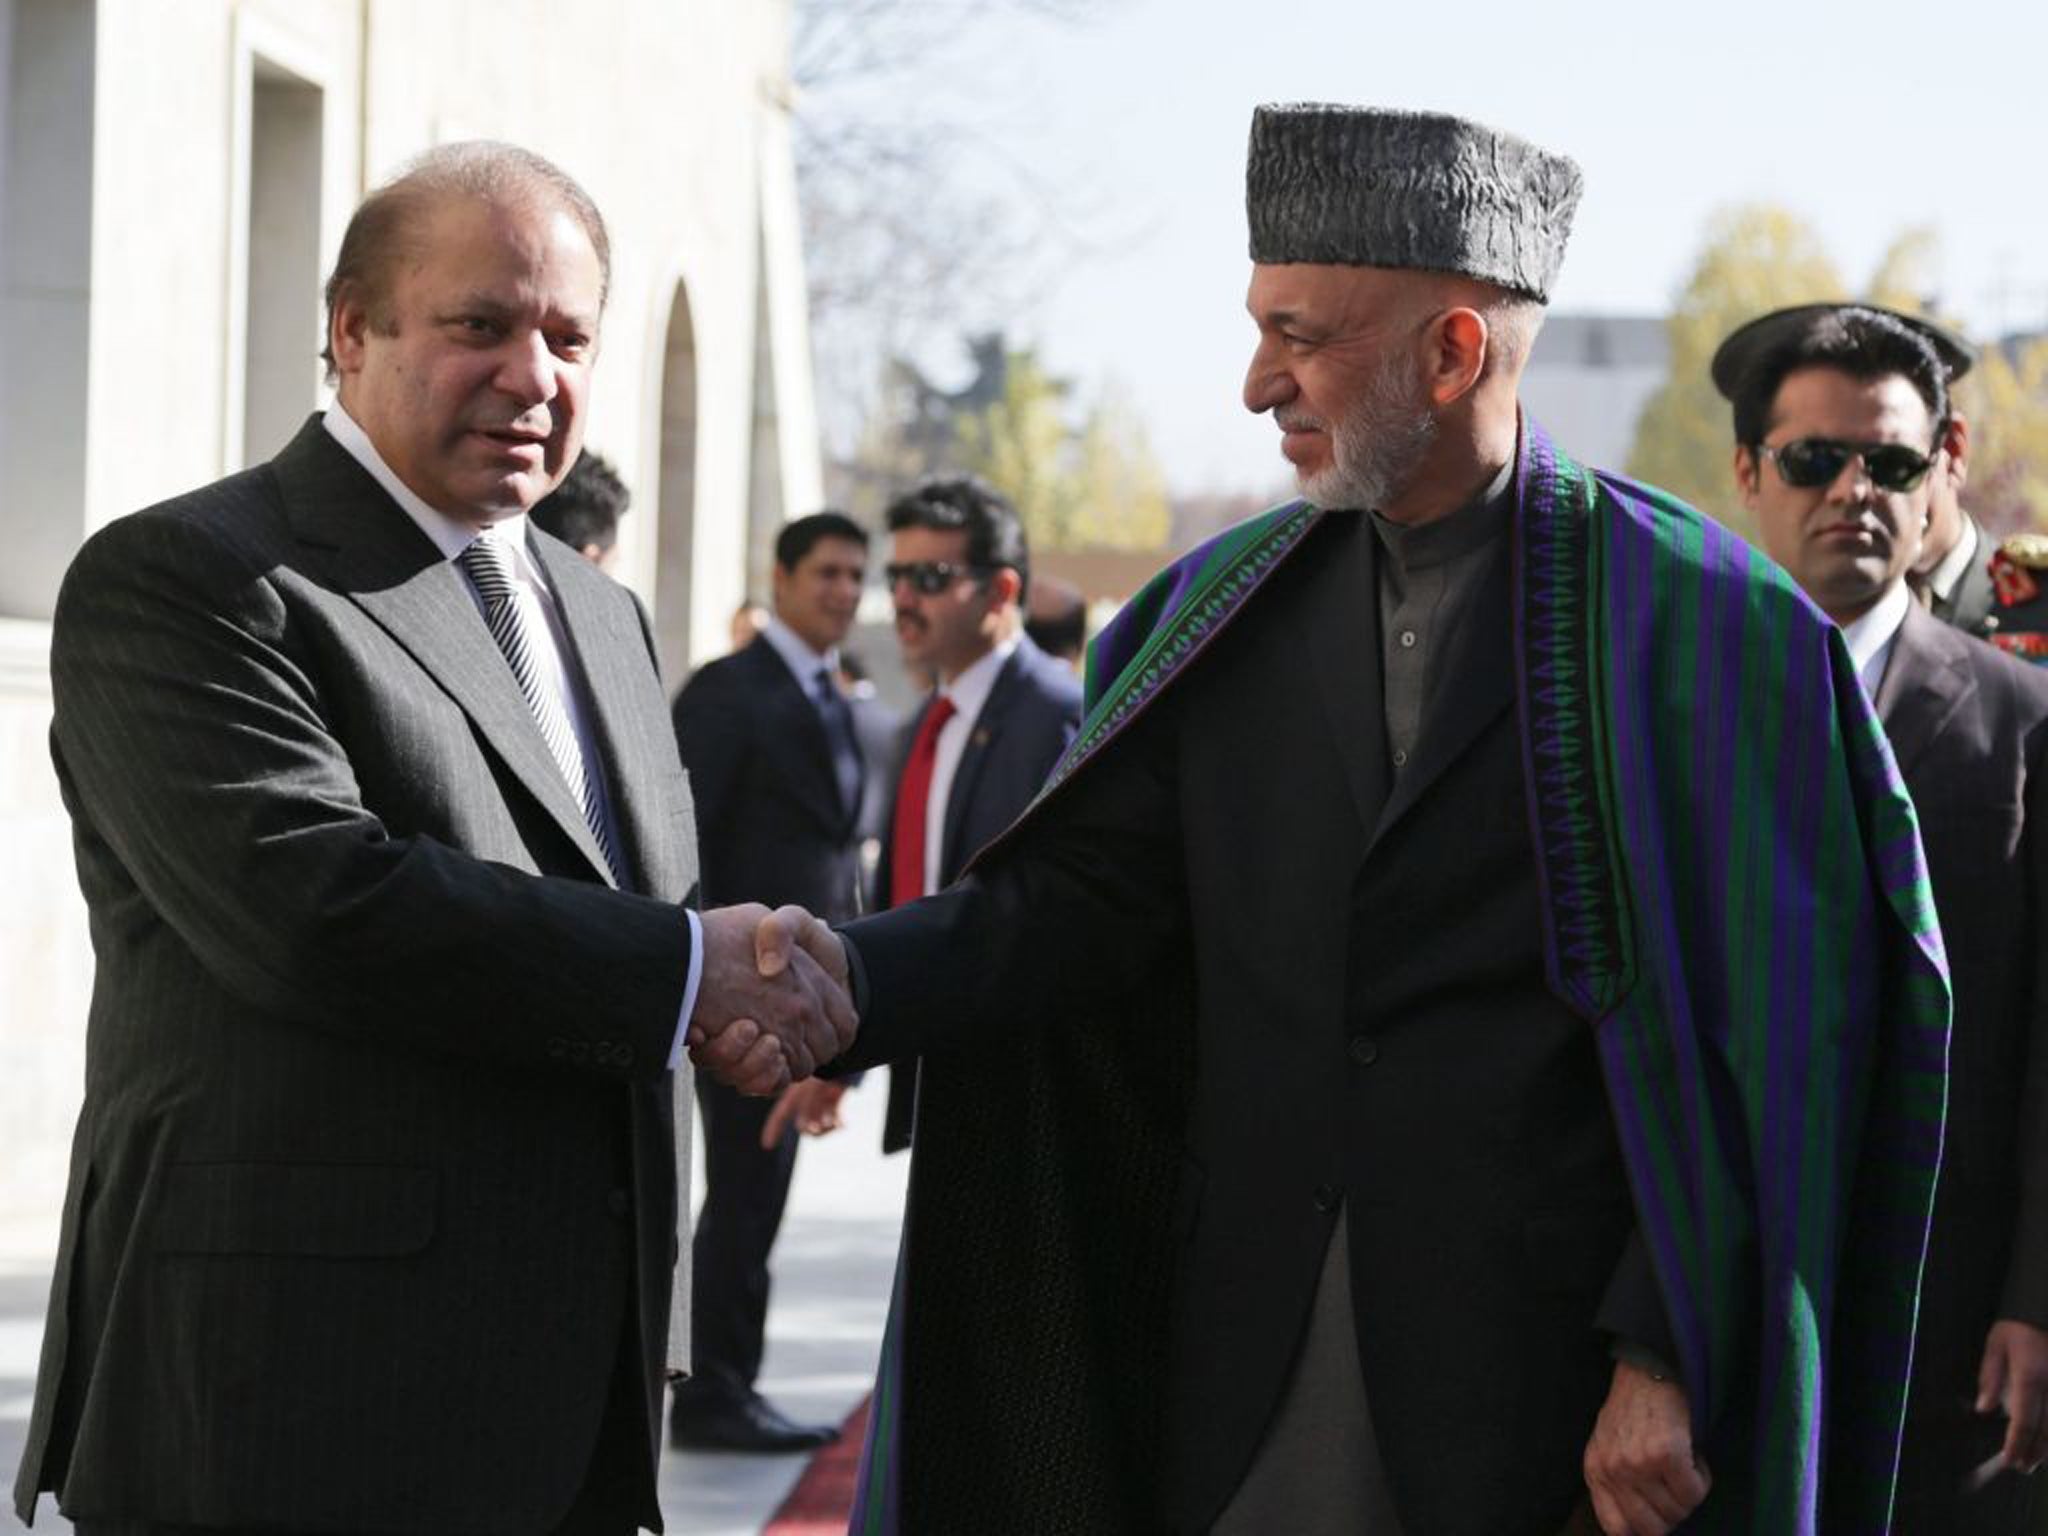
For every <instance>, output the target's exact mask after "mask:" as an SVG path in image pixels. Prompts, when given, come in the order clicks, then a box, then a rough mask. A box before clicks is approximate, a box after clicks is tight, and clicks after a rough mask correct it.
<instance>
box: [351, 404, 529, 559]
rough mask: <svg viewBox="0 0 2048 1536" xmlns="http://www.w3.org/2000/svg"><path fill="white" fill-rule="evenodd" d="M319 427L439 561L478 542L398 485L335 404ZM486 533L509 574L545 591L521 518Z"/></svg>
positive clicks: (472, 532)
mask: <svg viewBox="0 0 2048 1536" xmlns="http://www.w3.org/2000/svg"><path fill="white" fill-rule="evenodd" d="M320 424H321V425H322V426H324V427H325V428H327V435H328V436H329V437H331V438H333V439H334V440H335V441H336V442H337V443H339V444H341V446H342V448H343V449H344V450H346V451H347V453H348V455H349V457H350V458H352V459H354V460H355V461H356V462H357V463H358V464H360V465H362V466H363V468H364V469H366V470H368V471H369V472H370V477H371V478H372V479H373V480H375V481H376V482H377V483H378V484H379V485H380V486H382V487H383V488H384V492H385V494H386V495H388V496H389V497H390V498H391V499H392V500H393V501H395V502H397V503H398V509H399V510H400V511H401V512H403V513H404V514H405V515H406V516H407V517H409V518H411V519H412V520H413V522H414V523H415V524H416V525H418V527H419V530H420V532H421V533H424V534H425V535H426V536H427V537H428V538H429V539H431V540H432V541H433V545H434V548H436V549H438V550H440V551H441V555H442V558H444V559H447V560H454V559H456V558H458V557H459V556H460V555H461V554H462V552H463V551H464V550H465V549H467V548H469V546H470V544H471V543H472V542H473V541H474V540H475V539H476V537H477V530H476V529H475V528H474V527H472V526H471V525H470V524H468V523H459V522H457V521H456V520H455V519H454V518H452V517H450V516H449V515H448V514H447V513H446V512H442V511H440V510H438V509H437V508H434V507H431V506H429V505H427V503H426V501H425V500H424V499H423V498H422V497H421V496H420V495H419V494H418V493H417V492H416V491H414V490H413V488H412V487H411V486H409V485H407V484H406V483H405V482H404V481H403V480H401V479H399V478H398V474H397V472H396V471H395V470H393V469H392V467H391V466H390V465H389V464H386V463H385V462H384V455H382V454H381V453H379V452H378V451H377V445H376V444H375V443H373V442H371V441H370V434H369V433H367V432H365V431H364V430H363V429H362V427H361V426H360V425H359V424H358V423H357V421H356V419H355V418H354V417H353V416H351V415H349V413H348V412H347V411H345V410H343V409H342V408H341V402H340V401H338V400H337V401H336V402H335V403H334V404H332V405H330V406H329V407H328V408H327V411H326V413H325V414H324V415H323V416H322V417H321V418H320ZM491 530H492V532H493V533H494V534H495V535H496V536H497V537H498V538H500V539H502V540H503V541H504V544H505V547H506V549H508V550H510V551H511V554H512V566H513V574H514V575H515V576H517V577H518V578H520V579H521V580H524V581H528V582H531V583H532V584H533V585H535V586H537V587H540V588H542V589H543V590H545V589H546V587H547V585H548V581H547V576H546V574H545V573H544V572H543V571H542V570H541V568H540V562H539V561H537V560H535V559H534V558H533V555H532V552H531V551H529V550H528V549H527V547H526V514H525V513H524V512H520V513H516V514H514V515H513V516H511V517H501V518H499V519H498V520H497V521H496V522H494V523H492V524H491Z"/></svg>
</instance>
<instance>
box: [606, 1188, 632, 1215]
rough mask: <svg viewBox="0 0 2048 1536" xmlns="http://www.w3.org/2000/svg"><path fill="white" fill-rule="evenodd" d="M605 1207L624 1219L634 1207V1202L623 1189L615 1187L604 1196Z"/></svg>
mask: <svg viewBox="0 0 2048 1536" xmlns="http://www.w3.org/2000/svg"><path fill="white" fill-rule="evenodd" d="M604 1208H605V1209H606V1210H608V1211H610V1212H611V1213H612V1214H613V1215H614V1216H616V1217H618V1218H619V1219H620V1220H621V1221H623V1220H624V1219H625V1217H626V1214H627V1212H629V1211H631V1210H632V1209H633V1202H632V1200H631V1199H630V1198H629V1197H628V1196H627V1194H626V1192H625V1191H624V1190H623V1189H615V1190H613V1191H612V1192H611V1193H610V1194H608V1195H606V1196H605V1197H604Z"/></svg>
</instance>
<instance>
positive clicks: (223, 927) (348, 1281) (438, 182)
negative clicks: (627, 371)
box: [15, 145, 850, 1536]
mask: <svg viewBox="0 0 2048 1536" xmlns="http://www.w3.org/2000/svg"><path fill="white" fill-rule="evenodd" d="M607 275H608V247H607V242H606V238H605V231H604V225H603V221H602V220H601V218H600V217H599V215H598V212H597V210H596V208H595V207H594V206H593V205H592V204H591V202H590V199H589V198H588V196H587V195H586V194H585V193H584V192H583V191H582V189H581V188H580V187H578V186H577V185H576V184H575V182H573V181H572V180H570V178H569V177H567V176H566V175H564V174H563V173H562V172H561V171H560V170H558V169H557V168H555V167H554V166H552V165H550V164H549V163H548V162H546V161H544V160H541V159H540V158H539V157H537V156H533V155H530V154H527V153H526V152H524V151H520V150H515V149H512V148H510V147H508V146H503V145H455V146H449V147H446V148H444V149H441V150H437V151H434V152H433V153H431V154H430V155H429V156H427V157H426V158H425V159H423V160H422V161H420V162H418V163H417V164H416V165H415V166H414V167H413V168H412V169H411V170H410V171H408V172H407V173H406V174H405V175H403V176H401V177H400V178H399V179H398V180H397V181H396V182H394V183H392V184H391V185H389V186H387V187H385V188H383V189H381V190H379V191H378V192H376V193H373V194H372V195H371V197H370V198H369V199H368V200H367V201H366V202H365V203H364V205H363V206H362V207H361V208H360V209H359V210H358V211H357V213H356V215H355V217H354V219H353V220H352V221H351V224H350V226H349V229H348V232H347V234H346V236H345V237H344V240H343V244H342V249H341V253H340V257H339V260H338V262H337V266H336V270H335V273H334V276H333V278H332V280H331V281H330V283H329V287H328V311H329V314H328V343H329V362H330V366H331V368H332V370H333V372H334V374H335V376H336V377H337V379H338V384H339V393H338V400H337V404H336V406H335V407H334V408H333V409H332V410H330V411H329V412H327V414H326V415H325V417H324V418H322V417H316V418H314V419H313V420H311V421H309V422H308V423H307V425H306V426H305V428H304V429H303V430H302V431H301V432H300V433H299V435H298V436H297V437H296V438H295V439H294V440H293V441H292V443H291V444H290V445H289V446H288V447H287V448H285V450H284V451H283V452H282V453H281V454H279V455H278V457H277V458H276V459H274V460H273V461H271V462H270V463H268V464H265V465H262V466H260V467H258V468H256V469H253V470H250V471H248V472H246V473H243V474H239V475H235V476H231V477H230V478H228V479H226V480H223V481H220V482H218V483H216V484H214V485H211V486H208V487H205V488H204V489H201V490H198V491H194V492H192V493H190V494H188V495H185V496H182V497H179V498H177V499H176V500H173V501H170V502H167V503H164V504H163V505H161V506H157V507H153V508H150V509H149V510H147V511H144V512H140V513H137V514H136V515H134V516H132V517H128V518H123V519H121V520H119V521H118V522H116V523H115V524H113V525H112V526H110V527H109V528H107V529H106V530H104V531H103V532H102V533H100V534H99V535H98V536H97V537H95V538H94V539H92V540H91V541H90V542H89V543H88V544H87V545H86V547H85V548H84V549H83V550H82V551H81V552H80V554H79V556H78V558H77V561H76V562H75V564H74V565H73V567H72V569H71V572H70V574H69V576H68V577H67V578H66V581H65V584H64V588H63V591H62V593H61V595H60V597H59V601H58V608H57V615H56V621H55V631H54V636H53V640H52V654H51V672H52V681H53V687H54V691H55V703H56V712H55V723H54V726H53V728H52V733H51V735H52V749H53V752H54V755H55V758H56V764H57V771H58V775H59V778H60V780H61V782H62V787H63V792H64V798H65V803H66V805H67V807H68V808H69V811H70V813H71V817H72V822H73V827H74V833H75V843H76V851H77V858H78V867H79V878H80V883H81V885H82V886H83V888H84V892H85V897H86V901H87V904H88V906H89V908H90V912H91V919H92V937H93V944H94V950H95V955H96V962H97V971H96V975H95V980H94V988H93V999H92V1009H91V1019H90V1026H89V1034H88V1037H87V1047H86V1093H85V1102H84V1108H83V1110H82V1111H81V1114H80V1118H79V1124H78V1130H77V1135H76V1141H75V1146H74V1151H73V1156H72V1166H71V1183H70V1189H69V1193H68V1195H67V1197H66V1201H65V1209H64V1221H63V1229H62V1238H61V1248H60V1253H59V1258H58V1265H57V1271H56V1277H55V1282H54V1285H53V1287H52V1293H51V1303H50V1314H49V1325H48V1329H47V1332H46V1338H45V1344H44V1353H43V1362H42V1369H41V1373H40V1378H39V1380H38V1383H37V1392H36V1401H35V1408H34V1415H33V1419H32V1422H31V1425H30V1430H29V1438H28V1445H27V1451H26V1454H25V1457H24V1459H23V1462H22V1466H21V1470H20V1473H19V1478H18V1481H17V1483H16V1488H15V1498H16V1508H17V1510H18V1511H19V1513H20V1514H21V1515H22V1516H23V1518H24V1519H26V1518H29V1517H30V1516H31V1515H32V1514H33V1512H34V1508H35V1504H36V1501H37V1497H38V1494H39V1492H40V1491H41V1490H44V1489H54V1490H56V1492H57V1496H58V1501H59V1503H60V1504H61V1506H62V1507H63V1509H64V1510H65V1512H66V1513H67V1514H69V1515H70V1516H71V1517H72V1518H73V1519H74V1520H76V1521H77V1522H78V1524H79V1527H80V1529H81V1531H83V1532H85V1533H88V1536H91V1533H94V1532H120V1533H124V1536H126V1533H134V1532H162V1531H171V1530H175V1531H178V1532H187V1531H192V1530H200V1531H212V1530H218V1529H227V1528H233V1529H237V1530H248V1529H254V1530H260V1531H264V1532H272V1533H277V1532H301V1531H308V1532H310V1531H349V1532H421V1533H427V1532H434V1533H442V1532H450V1531H464V1532H506V1533H514V1532H519V1533H524V1532H533V1533H540V1532H549V1531H559V1532H579V1533H580V1532H592V1533H625V1532H631V1531H633V1530H635V1529H637V1528H639V1527H641V1526H648V1527H652V1528H654V1529H656V1530H658V1529H660V1524H661V1517H660V1511H659V1508H658V1506H657V1504H656V1501H655V1491H654V1467H655V1455H656V1447H657V1444H658V1441H657V1434H658V1429H659V1409H660V1401H661V1390H662V1378H663V1369H662V1367H663V1342H664V1338H665V1337H666V1335H667V1332H668V1326H669V1315H670V1276H671V1272H672V1269H673V1267H674V1265H675V1263H676V1260H677V1257H678V1250H679V1246H680V1245H679V1243H678V1240H677V1213H676V1203H677V1202H676V1186H677V1152H678V1147H677V1144H676V1132H675V1130H674V1128H673V1127H674V1121H673V1120H672V1104H673V1101H674V1098H675V1097H676V1094H675V1082H674V1078H675V1074H677V1073H679V1072H686V1071H687V1067H686V1065H685V1064H683V1063H682V1061H681V1060H680V1057H681V1052H682V1048H683V1046H684V1044H685V1040H686V1039H687V1040H688V1041H689V1042H690V1043H691V1044H692V1045H694V1046H695V1048H696V1051H697V1059H698V1063H699V1065H700V1066H705V1067H708V1068H711V1069H713V1070H715V1071H718V1072H720V1073H721V1075H726V1076H729V1077H731V1078H733V1079H734V1080H736V1081H738V1082H739V1083H741V1084H743V1085H745V1086H748V1087H751V1088H753V1089H755V1090H757V1091H766V1090H769V1089H773V1088H775V1087H778V1086H780V1085H781V1084H782V1083H783V1082H785V1081H786V1080H787V1078H788V1075H789V1073H790V1072H791V1071H792V1070H795V1071H807V1070H808V1069H809V1065H810V1061H811V1059H812V1057H813V1056H824V1055H829V1054H831V1053H832V1052H834V1051H835V1050H836V1049H838V1047H839V1043H840V1037H841V1033H842V1031H843V1030H844V1029H845V1028H846V1027H847V1026H849V1025H850V1019H848V1018H847V1017H846V1016H845V1014H844V1010H843V1007H841V1006H840V1005H839V1004H837V1003H836V1002H834V1001H833V1000H831V999H829V998H828V997H827V996H826V989H825V988H824V986H823V985H822V983H821V981H820V978H819V977H818V976H817V974H816V973H815V971H814V970H813V969H809V968H806V967H805V966H799V967H797V968H796V969H794V970H789V971H785V972H783V973H782V974H781V975H779V976H778V977H777V978H775V979H774V980H773V981H772V982H764V981H757V980H756V978H755V975H754V970H755V966H754V958H753V948H752V938H751V934H752V929H753V925H754V923H755V921H756V920H757V919H758V917H759V916H760V915H761V914H760V912H759V911H758V910H757V911H755V912H751V913H750V912H748V911H745V910H743V909H742V910H735V911H730V912H725V913H706V914H702V915H701V916H700V915H699V914H696V913H694V912H686V911H685V910H684V908H683V906H682V905H681V904H682V903H684V902H685V901H686V899H687V898H688V897H689V895H690V892H691V890H692V887H693V886H694V884H695V880H696V864H695V854H694V850H693V846H692V832H693V828H692V821H691V807H690V799H689V794H688V790H687V789H686V787H685V784H684V780H683V775H682V770H681V768H680V765H679V764H678V762H677V758H676V749H675V742H674V738H673V736H672V735H671V734H670V731H669V727H668V715H667V710H666V707H665V700H664V698H663V695H662V689H661V685H660V682H659V680H658V678H657V676H656V672H655V663H654V656H653V646H652V641H651V636H650V633H649V628H648V623H647V619H646V616H645V614H644V613H643V612H642V611H641V610H640V608H639V606H638V605H637V604H636V603H635V601H634V600H633V598H632V597H631V596H630V595H629V594H628V593H627V592H626V591H625V590H624V589H623V588H620V587H618V586H615V585H613V584H612V583H611V582H610V581H609V580H608V579H607V578H605V577H603V576H602V575H600V574H598V573H597V572H596V571H595V570H594V569H592V568H590V567H589V566H587V565H586V564H585V563H584V562H583V561H582V560H580V559H578V558H577V557H576V556H575V555H574V554H573V553H571V552H570V551H569V550H568V549H567V548H566V546H564V545H562V544H560V543H558V542H556V541H555V540H553V539H550V538H548V537H547V536H545V535H543V534H539V533H538V532H536V531H533V530H529V529H528V528H527V527H526V518H525V513H526V511H527V509H529V508H530V507H531V506H532V504H533V503H534V502H535V501H537V500H538V499H539V498H540V497H541V496H543V495H544V494H546V492H547V491H548V490H550V489H551V488H552V487H553V486H554V485H555V484H556V483H557V482H558V481H559V480H560V479H561V477H562V475H563V474H564V473H565V472H566V471H567V470H568V468H569V466H570V465H571V464H572V463H573V462H574V460H575V458H576V455H577V452H578V449H579V446H580V442H581V437H582V411H583V406H584V402H585V398H586V395H587V392H588V388H589V382H590V373H591V366H592V362H593V359H594V357H595V354H596V350H597V337H598V323H599V319H600V316H601V313H602V310H603V303H604V294H605V286H606V279H607ZM742 1017H743V1018H744V1019H745V1020H747V1021H749V1022H742V1023H738V1024H732V1023H731V1021H732V1020H733V1019H735V1018H742ZM751 1021H759V1023H758V1024H757V1023H755V1022H751ZM728 1026H729V1027H728Z"/></svg>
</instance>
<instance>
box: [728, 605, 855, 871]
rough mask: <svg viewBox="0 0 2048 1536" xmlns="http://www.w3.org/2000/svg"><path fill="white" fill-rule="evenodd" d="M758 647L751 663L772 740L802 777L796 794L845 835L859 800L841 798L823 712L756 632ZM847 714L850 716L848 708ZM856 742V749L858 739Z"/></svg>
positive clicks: (828, 825) (829, 826) (829, 828)
mask: <svg viewBox="0 0 2048 1536" xmlns="http://www.w3.org/2000/svg"><path fill="white" fill-rule="evenodd" d="M757 648H758V652H759V654H758V655H756V656H755V657H754V660H753V666H754V668H755V671H756V673H757V674H758V676H759V678H760V681H761V684H762V690H763V692H762V696H763V698H764V700H765V701H766V703H767V705H768V708H769V711H770V713H771V715H772V716H773V717H774V718H773V719H772V721H771V722H770V730H771V731H772V732H774V735H773V736H772V737H771V739H773V740H777V741H779V742H782V743H785V744H786V747H787V756H786V758H785V761H786V762H787V764H788V765H789V767H790V769H791V771H792V773H793V774H794V775H795V776H796V777H797V778H798V779H799V780H800V781H802V782H800V783H799V784H798V785H797V798H798V799H799V800H800V801H801V802H802V804H803V805H804V806H805V807H806V808H808V809H810V810H812V811H813V812H815V814H816V815H817V818H818V821H819V824H820V825H821V826H823V827H824V828H825V829H826V830H827V831H829V832H831V833H832V834H833V835H834V836H844V835H846V834H847V833H849V832H850V831H851V830H852V826H853V821H854V818H855V816H857V815H858V814H859V810H860V804H859V801H858V800H856V801H855V803H854V804H853V806H852V807H850V808H849V807H847V806H845V805H843V804H842V803H841V796H840V794H839V775H838V773H837V772H836V771H835V770H834V768H833V766H832V743H831V742H830V741H828V740H827V739H826V737H825V721H824V717H823V716H822V715H820V714H819V712H818V705H817V703H816V701H815V700H813V699H812V697H811V696H810V693H809V692H808V691H807V687H806V685H805V684H803V683H800V682H798V681H797V677H796V674H795V673H794V672H792V671H790V669H789V663H788V662H786V661H784V660H783V659H782V653H781V652H779V651H777V650H776V649H775V647H774V646H773V645H772V644H771V643H770V642H769V641H767V640H765V639H763V638H761V637H759V636H756V637H755V639H754V640H753V642H752V644H751V645H749V646H748V650H749V652H753V651H755V650H756V649H757ZM848 714H849V716H850V715H851V710H850V709H849V711H848ZM854 745H855V748H856V750H858V748H859V743H858V742H857V741H856V742H855V744H854Z"/></svg>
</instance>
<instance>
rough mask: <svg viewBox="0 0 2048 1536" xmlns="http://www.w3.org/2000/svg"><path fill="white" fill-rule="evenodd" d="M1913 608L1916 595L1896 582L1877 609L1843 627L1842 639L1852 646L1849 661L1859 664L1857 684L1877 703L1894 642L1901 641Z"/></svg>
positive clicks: (1902, 584)
mask: <svg viewBox="0 0 2048 1536" xmlns="http://www.w3.org/2000/svg"><path fill="white" fill-rule="evenodd" d="M1912 606H1913V594H1912V593H1911V592H1909V591H1907V590H1906V584H1905V582H1903V581H1896V582H1893V583H1892V589H1891V591H1889V592H1887V593H1885V595H1884V596H1883V597H1881V598H1879V599H1878V600H1877V605H1876V606H1875V607H1874V608H1872V609H1871V610H1870V611H1869V612H1868V613H1866V614H1864V615H1863V617H1861V618H1860V619H1853V620H1851V621H1850V622H1849V623H1847V624H1844V625H1843V626H1842V638H1843V639H1844V640H1846V641H1848V642H1849V659H1850V660H1851V661H1853V662H1855V663H1856V680H1857V681H1858V682H1860V683H1861V684H1862V685H1863V691H1864V692H1865V693H1866V694H1868V695H1869V696H1870V697H1871V698H1872V699H1873V700H1874V699H1875V698H1876V697H1877V690H1878V686H1879V684H1881V683H1883V682H1884V669H1885V666H1886V664H1887V663H1888V662H1890V660H1891V658H1892V642H1893V641H1894V640H1896V639H1898V638H1899V626H1900V625H1902V624H1904V623H1905V622H1906V610H1907V609H1909V608H1911V607H1912Z"/></svg>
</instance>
